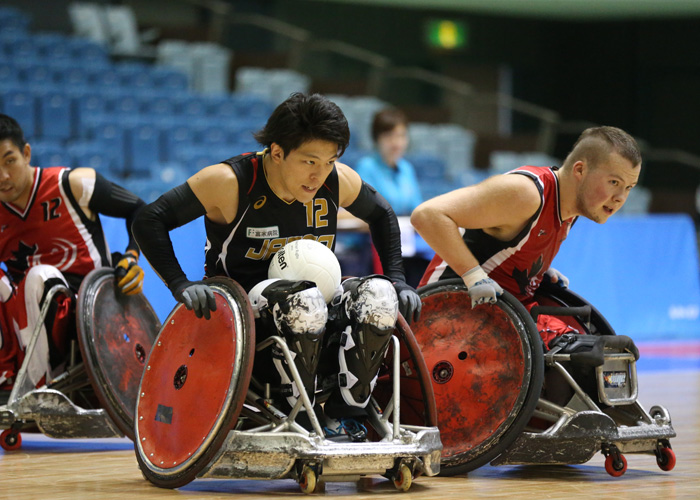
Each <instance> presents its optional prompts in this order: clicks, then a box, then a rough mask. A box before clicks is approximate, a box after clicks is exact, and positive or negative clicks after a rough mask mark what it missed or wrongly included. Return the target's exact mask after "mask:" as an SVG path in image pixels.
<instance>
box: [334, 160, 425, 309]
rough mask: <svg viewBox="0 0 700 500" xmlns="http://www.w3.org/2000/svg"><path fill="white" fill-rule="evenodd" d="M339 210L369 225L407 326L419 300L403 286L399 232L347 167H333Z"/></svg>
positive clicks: (379, 199)
mask: <svg viewBox="0 0 700 500" xmlns="http://www.w3.org/2000/svg"><path fill="white" fill-rule="evenodd" d="M336 169H337V170H338V181H339V183H338V184H339V187H338V189H339V202H340V206H341V207H344V208H345V209H347V211H348V212H350V213H351V214H352V215H354V216H355V217H357V218H358V219H361V220H363V221H365V222H366V223H367V224H369V230H370V234H371V235H372V242H373V243H374V246H375V248H376V249H377V254H379V260H380V261H381V263H382V270H383V271H384V274H385V275H386V276H388V277H389V278H390V279H391V281H392V282H393V283H394V287H395V288H396V292H397V294H398V297H399V306H400V309H401V314H402V315H403V316H404V318H405V319H406V320H407V321H408V322H411V321H412V320H417V319H418V317H419V316H420V309H421V304H420V298H419V297H418V295H417V294H416V292H415V290H413V288H411V287H410V286H409V285H407V284H406V275H405V274H404V269H403V258H402V257H401V231H400V229H399V222H398V220H397V219H396V214H395V213H394V210H393V209H392V208H391V206H390V205H389V203H388V202H387V201H386V200H385V199H384V197H383V196H382V195H381V194H379V193H378V192H377V191H376V190H375V189H374V188H373V187H372V186H370V185H369V184H367V183H366V182H363V181H362V179H361V178H360V176H359V175H358V174H357V172H355V171H354V170H352V169H351V168H350V167H348V166H346V165H343V164H342V163H336Z"/></svg>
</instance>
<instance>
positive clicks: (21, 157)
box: [0, 114, 144, 388]
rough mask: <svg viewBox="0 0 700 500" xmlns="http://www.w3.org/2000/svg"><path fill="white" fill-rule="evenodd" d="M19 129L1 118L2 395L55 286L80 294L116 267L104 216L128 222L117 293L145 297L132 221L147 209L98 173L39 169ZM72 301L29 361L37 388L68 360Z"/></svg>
mask: <svg viewBox="0 0 700 500" xmlns="http://www.w3.org/2000/svg"><path fill="white" fill-rule="evenodd" d="M30 161H31V146H30V145H29V144H28V143H27V142H26V140H25V138H24V134H23V132H22V129H21V127H20V126H19V124H18V123H17V122H16V121H15V120H14V119H13V118H11V117H9V116H7V115H2V114H0V262H2V266H3V268H0V329H1V332H0V333H1V335H0V388H2V387H4V388H9V387H10V386H11V385H12V383H13V381H14V377H15V375H16V374H17V372H18V371H19V367H20V366H21V364H22V361H23V359H24V349H25V348H26V347H27V345H28V343H29V341H30V339H31V336H32V332H33V331H34V329H35V325H36V323H37V321H38V320H39V317H40V310H41V307H42V304H43V301H44V298H45V296H46V294H47V293H48V290H49V289H50V287H51V286H52V285H53V284H63V285H65V286H67V287H68V288H69V289H70V290H72V291H73V292H74V293H75V292H77V290H78V288H79V286H80V283H81V281H82V279H83V278H84V277H85V276H86V275H87V274H88V273H89V272H90V271H92V270H93V269H95V268H98V267H105V266H111V265H112V256H111V255H110V252H109V248H108V246H107V242H106V240H105V236H104V234H103V231H102V226H101V224H100V219H99V217H98V214H100V213H101V214H105V215H109V216H112V217H121V218H124V219H126V222H127V230H128V231H129V244H128V246H127V249H126V251H125V253H124V255H123V256H122V255H119V256H118V257H117V258H116V259H115V260H116V262H117V266H116V267H117V268H118V272H117V276H119V280H118V286H119V288H120V289H121V291H122V292H124V293H126V294H134V293H139V292H140V291H141V288H142V285H143V270H142V269H141V268H140V267H139V266H138V264H137V261H138V257H139V251H138V247H137V245H136V243H135V242H134V240H133V238H132V237H131V230H130V227H131V221H132V219H133V217H134V215H135V213H136V211H137V209H138V208H139V207H141V206H142V205H144V203H143V201H142V200H141V199H139V198H138V197H137V196H135V195H133V194H132V193H130V192H128V191H126V190H125V189H123V188H121V187H119V186H117V185H116V184H113V183H111V182H110V181H108V180H107V179H105V178H104V177H102V176H101V175H100V174H99V173H97V172H95V170H93V169H90V168H77V169H75V170H71V169H69V168H65V167H49V168H42V167H33V166H31V165H30ZM71 306H72V298H71V297H65V296H58V298H57V299H56V300H55V302H54V303H53V304H52V305H51V308H50V309H49V314H47V316H46V319H45V321H44V325H43V326H42V332H41V335H40V337H39V340H38V341H37V346H36V348H35V351H34V353H35V355H34V356H32V358H31V359H30V360H29V365H28V367H29V368H28V374H29V378H30V380H31V381H32V383H34V384H37V383H39V382H40V381H42V380H46V381H50V379H51V374H52V371H53V370H56V369H58V368H59V367H60V365H61V364H62V362H63V361H64V360H65V357H66V354H67V352H66V351H67V343H68V335H69V334H70V333H71V328H70V323H71V318H72V308H71Z"/></svg>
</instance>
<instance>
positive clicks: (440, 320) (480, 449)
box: [412, 279, 544, 476]
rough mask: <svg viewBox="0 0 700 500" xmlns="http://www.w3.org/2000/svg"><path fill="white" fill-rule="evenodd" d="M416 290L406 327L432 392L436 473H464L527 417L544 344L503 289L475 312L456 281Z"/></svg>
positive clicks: (508, 439) (494, 452)
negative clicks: (413, 314)
mask: <svg viewBox="0 0 700 500" xmlns="http://www.w3.org/2000/svg"><path fill="white" fill-rule="evenodd" d="M419 294H420V295H421V299H422V302H423V309H422V312H421V318H420V321H418V322H417V323H414V324H413V325H412V330H413V334H414V335H415V337H416V340H417V342H418V344H419V346H420V349H421V351H422V353H423V356H424V358H425V362H426V364H427V368H428V372H429V374H430V377H431V380H432V385H433V391H434V393H435V402H436V406H437V409H438V424H439V428H440V438H441V440H442V444H443V451H442V462H441V474H442V475H446V476H451V475H456V474H463V473H466V472H468V471H470V470H473V469H476V468H478V467H481V466H482V465H484V464H486V463H488V462H490V461H491V460H493V459H494V458H496V457H497V456H498V455H499V454H500V453H502V452H503V451H504V450H505V449H506V448H507V447H508V446H509V445H510V444H511V443H512V442H513V441H514V440H515V439H516V438H517V436H518V435H519V434H520V433H521V432H522V430H523V429H524V427H525V425H526V424H527V422H528V421H529V420H530V417H531V416H532V413H533V411H534V409H535V405H536V403H537V400H538V397H539V394H540V390H541V388H542V378H543V372H544V360H543V351H542V342H541V340H540V337H539V334H538V333H537V327H536V326H535V324H534V322H533V320H532V318H531V317H530V315H529V313H528V312H527V310H526V309H525V308H524V307H523V306H522V304H520V302H519V301H518V300H516V299H515V298H514V297H513V296H512V295H510V294H509V293H507V292H506V293H504V294H503V295H502V296H501V297H500V299H499V300H498V303H497V304H496V305H483V306H478V307H476V308H474V309H472V307H471V299H470V297H469V294H468V293H467V290H466V288H465V286H464V284H463V283H462V281H461V280H459V279H457V280H449V281H445V282H439V283H436V284H433V285H428V286H426V287H424V288H422V289H420V290H419Z"/></svg>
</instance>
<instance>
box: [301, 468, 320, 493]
mask: <svg viewBox="0 0 700 500" xmlns="http://www.w3.org/2000/svg"><path fill="white" fill-rule="evenodd" d="M317 484H318V476H317V474H316V471H315V470H313V469H312V468H311V467H309V466H308V465H305V466H304V468H303V469H302V470H301V475H300V476H299V488H301V491H302V492H303V493H306V494H311V493H313V492H314V491H315V490H316V485H317Z"/></svg>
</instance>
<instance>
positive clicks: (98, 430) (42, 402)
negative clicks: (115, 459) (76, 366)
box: [12, 389, 123, 438]
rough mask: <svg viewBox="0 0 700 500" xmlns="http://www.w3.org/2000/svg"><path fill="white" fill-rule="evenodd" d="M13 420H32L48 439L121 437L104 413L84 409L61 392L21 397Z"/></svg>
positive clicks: (40, 392)
mask: <svg viewBox="0 0 700 500" xmlns="http://www.w3.org/2000/svg"><path fill="white" fill-rule="evenodd" d="M12 410H13V412H14V414H15V418H16V419H18V420H19V419H21V420H27V421H30V420H31V421H35V422H36V424H37V426H38V427H39V430H41V432H42V433H43V434H45V435H47V436H49V437H52V438H112V437H123V434H122V433H121V432H120V431H119V429H117V427H116V426H115V425H114V423H113V422H112V420H111V419H110V418H109V416H108V415H107V413H106V412H105V411H104V410H101V409H100V410H86V409H84V408H81V407H79V406H77V405H76V404H75V403H73V402H72V401H71V400H70V399H68V397H67V396H66V395H65V394H63V393H62V392H59V391H56V390H54V389H36V390H34V391H31V392H29V393H27V394H25V395H24V396H22V397H21V398H20V399H19V400H18V401H17V403H16V405H14V407H13V408H12Z"/></svg>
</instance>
